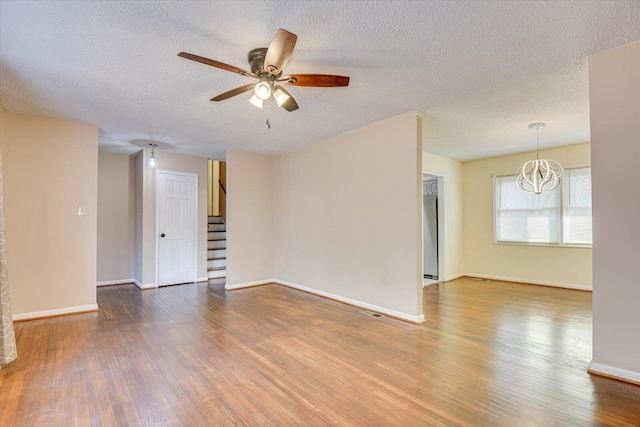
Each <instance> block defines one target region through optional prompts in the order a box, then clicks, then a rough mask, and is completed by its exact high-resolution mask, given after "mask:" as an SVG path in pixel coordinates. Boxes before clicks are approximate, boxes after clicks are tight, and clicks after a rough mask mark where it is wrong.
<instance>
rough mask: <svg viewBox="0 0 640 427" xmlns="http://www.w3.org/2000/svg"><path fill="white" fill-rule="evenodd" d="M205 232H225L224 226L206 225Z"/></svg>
mask: <svg viewBox="0 0 640 427" xmlns="http://www.w3.org/2000/svg"><path fill="white" fill-rule="evenodd" d="M207 231H225V227H224V224H207Z"/></svg>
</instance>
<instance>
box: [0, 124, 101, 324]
mask: <svg viewBox="0 0 640 427" xmlns="http://www.w3.org/2000/svg"><path fill="white" fill-rule="evenodd" d="M0 114H1V115H2V118H1V122H2V125H1V129H0V133H1V137H0V140H1V141H2V167H3V185H4V188H3V191H4V210H5V211H4V213H5V233H6V244H7V266H8V274H9V289H10V292H11V304H12V312H13V315H14V319H19V318H30V317H37V316H41V315H51V314H59V313H65V312H76V311H86V310H95V309H97V306H96V245H97V242H96V236H97V225H96V224H97V196H96V189H97V185H98V183H97V179H98V127H97V126H95V125H92V124H87V123H78V122H73V121H68V120H56V119H49V118H44V117H36V116H30V115H26V114H15V113H9V112H2V113H0ZM78 206H83V207H84V208H85V209H86V215H84V216H78V215H77V210H78Z"/></svg>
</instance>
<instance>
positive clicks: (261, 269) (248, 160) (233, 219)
mask: <svg viewBox="0 0 640 427" xmlns="http://www.w3.org/2000/svg"><path fill="white" fill-rule="evenodd" d="M273 163H274V159H273V157H270V156H265V155H262V154H257V153H250V152H248V151H238V150H228V151H227V186H226V190H227V215H226V218H227V224H226V225H227V228H226V229H227V287H229V288H231V287H233V286H238V285H242V284H247V283H253V282H264V281H269V280H272V279H273V278H274V271H273V250H274V247H273V200H274V194H273Z"/></svg>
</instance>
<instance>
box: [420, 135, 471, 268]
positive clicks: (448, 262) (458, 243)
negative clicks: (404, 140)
mask: <svg viewBox="0 0 640 427" xmlns="http://www.w3.org/2000/svg"><path fill="white" fill-rule="evenodd" d="M425 132H428V129H426V130H425ZM423 138H428V134H424V135H423ZM422 170H423V172H424V173H428V174H433V175H436V176H441V177H442V178H443V179H442V184H443V188H442V191H441V193H442V194H439V195H438V197H439V199H440V200H442V201H444V215H441V216H440V217H439V220H442V221H444V234H445V235H444V240H445V254H444V261H445V266H444V273H442V274H441V276H442V277H441V278H440V279H441V280H442V279H444V280H451V279H454V278H456V277H458V276H460V275H461V274H463V273H464V272H465V269H464V257H463V249H464V246H463V227H462V163H460V162H458V161H457V160H452V159H448V158H446V157H441V156H437V155H435V154H431V153H427V152H423V153H422Z"/></svg>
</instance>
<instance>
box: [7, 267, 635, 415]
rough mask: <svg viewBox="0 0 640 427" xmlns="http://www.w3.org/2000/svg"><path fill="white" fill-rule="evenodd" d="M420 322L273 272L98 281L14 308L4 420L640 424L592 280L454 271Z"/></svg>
mask: <svg viewBox="0 0 640 427" xmlns="http://www.w3.org/2000/svg"><path fill="white" fill-rule="evenodd" d="M423 292H424V313H425V317H426V322H425V323H424V324H422V325H412V324H409V323H405V322H401V321H398V320H395V319H390V318H387V317H385V318H382V319H376V318H373V317H368V316H365V315H363V314H361V313H360V310H358V309H356V308H354V307H350V306H347V305H343V304H340V303H337V302H334V301H330V300H326V299H323V298H319V297H316V296H313V295H309V294H306V293H303V292H299V291H296V290H292V289H289V288H286V287H283V286H279V285H267V286H261V287H256V288H250V289H244V290H237V291H231V292H226V291H224V290H222V289H221V287H220V286H216V285H213V284H206V283H204V284H192V285H181V286H173V287H167V288H162V289H159V290H149V291H143V292H141V291H139V290H138V289H137V288H136V287H135V286H133V285H121V286H110V287H104V288H100V289H99V290H98V304H99V306H100V311H99V312H97V313H87V314H80V315H74V316H65V317H57V318H50V319H41V320H34V321H28V322H20V323H16V324H15V328H16V333H17V341H18V350H19V355H20V357H19V359H18V360H16V361H15V362H14V363H12V364H10V365H8V366H6V367H3V369H2V370H0V426H2V427H4V426H152V425H153V426H161V425H166V426H218V425H220V426H226V425H277V426H288V425H305V426H422V425H425V426H428V425H433V426H456V425H457V426H591V425H599V426H605V425H607V426H638V425H640V387H638V386H634V385H631V384H626V383H622V382H619V381H615V380H611V379H607V378H602V377H597V376H591V375H589V374H587V372H586V370H587V365H588V363H589V360H590V359H591V294H590V293H588V292H579V291H571V290H563V289H553V288H545V287H539V286H531V285H518V284H513V283H503V282H487V281H475V280H473V279H466V278H464V279H459V280H456V281H453V282H449V283H446V284H439V285H433V286H431V287H428V288H426V289H425V290H424V291H423Z"/></svg>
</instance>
